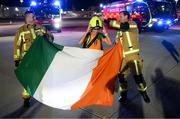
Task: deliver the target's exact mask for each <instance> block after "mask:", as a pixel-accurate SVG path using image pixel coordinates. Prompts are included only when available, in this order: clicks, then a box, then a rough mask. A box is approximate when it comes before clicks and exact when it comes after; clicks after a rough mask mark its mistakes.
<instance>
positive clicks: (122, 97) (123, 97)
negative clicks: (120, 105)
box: [118, 91, 127, 102]
mask: <svg viewBox="0 0 180 119" xmlns="http://www.w3.org/2000/svg"><path fill="white" fill-rule="evenodd" d="M118 100H119V102H126V101H127V91H124V92H121V93H120V96H119V99H118Z"/></svg>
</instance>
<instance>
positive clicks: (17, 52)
mask: <svg viewBox="0 0 180 119" xmlns="http://www.w3.org/2000/svg"><path fill="white" fill-rule="evenodd" d="M21 46H22V39H21V35H20V33H19V31H17V32H16V35H15V38H14V63H15V66H16V67H17V66H18V65H19V62H20V60H21Z"/></svg>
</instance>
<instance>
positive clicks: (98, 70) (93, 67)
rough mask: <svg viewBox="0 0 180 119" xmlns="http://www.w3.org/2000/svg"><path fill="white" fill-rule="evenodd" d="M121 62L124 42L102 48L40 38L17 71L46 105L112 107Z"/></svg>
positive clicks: (23, 81)
mask: <svg viewBox="0 0 180 119" xmlns="http://www.w3.org/2000/svg"><path fill="white" fill-rule="evenodd" d="M121 62H122V49H121V45H120V44H116V45H114V47H113V48H109V49H107V50H104V51H99V50H93V49H82V48H76V47H66V46H61V45H57V44H53V43H50V42H49V41H48V40H47V39H46V38H44V37H38V38H37V39H36V40H35V41H34V43H33V45H32V46H31V48H30V49H29V51H28V52H27V54H26V55H25V56H24V58H23V60H22V62H21V63H20V65H19V66H18V68H17V69H16V70H15V74H16V76H17V79H18V80H19V81H20V83H21V84H22V85H23V87H24V88H25V89H26V90H27V91H28V92H29V93H30V95H31V96H32V97H34V98H35V99H36V100H38V101H39V102H41V103H43V104H45V105H48V106H51V107H54V108H59V109H76V108H79V107H84V106H88V105H105V106H111V105H112V101H113V90H114V83H115V79H116V75H117V73H118V72H119V68H120V65H121Z"/></svg>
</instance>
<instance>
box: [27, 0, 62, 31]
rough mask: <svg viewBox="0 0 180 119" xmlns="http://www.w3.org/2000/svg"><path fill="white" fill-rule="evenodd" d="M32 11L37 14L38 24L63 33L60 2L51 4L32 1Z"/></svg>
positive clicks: (56, 0)
mask: <svg viewBox="0 0 180 119" xmlns="http://www.w3.org/2000/svg"><path fill="white" fill-rule="evenodd" d="M30 10H32V11H33V12H34V13H35V16H36V21H35V22H36V23H38V24H41V25H43V26H45V27H46V28H47V29H53V30H56V31H57V32H61V22H62V17H61V5H60V2H59V1H58V0H54V1H51V3H48V2H47V1H45V2H42V1H41V2H38V1H31V5H30Z"/></svg>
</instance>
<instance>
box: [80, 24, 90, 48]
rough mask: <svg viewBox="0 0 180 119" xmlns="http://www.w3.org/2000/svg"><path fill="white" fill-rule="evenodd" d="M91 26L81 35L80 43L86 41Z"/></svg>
mask: <svg viewBox="0 0 180 119" xmlns="http://www.w3.org/2000/svg"><path fill="white" fill-rule="evenodd" d="M90 30H91V29H90V26H88V28H87V30H86V32H85V33H84V35H83V36H82V37H81V40H80V41H79V44H80V45H82V44H83V43H84V40H85V38H86V35H87V34H88V33H89V32H90Z"/></svg>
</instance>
